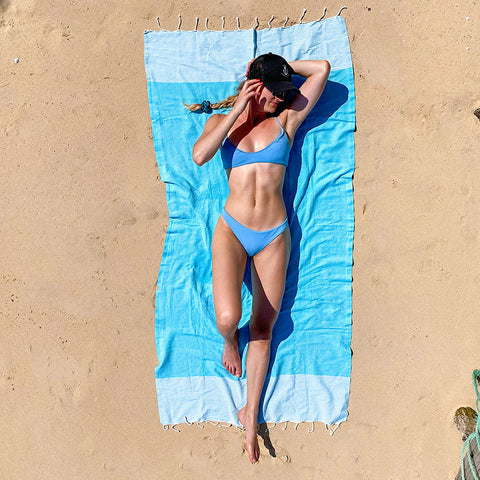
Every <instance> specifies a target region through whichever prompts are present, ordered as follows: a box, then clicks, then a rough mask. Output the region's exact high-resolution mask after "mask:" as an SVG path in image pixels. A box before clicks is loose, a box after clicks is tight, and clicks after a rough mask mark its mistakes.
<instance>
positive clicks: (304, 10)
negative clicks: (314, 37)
mask: <svg viewBox="0 0 480 480" xmlns="http://www.w3.org/2000/svg"><path fill="white" fill-rule="evenodd" d="M306 13H307V9H306V8H304V9H303V13H302V16H301V17H300V20H299V21H298V23H302V20H303V17H304V16H305V14H306Z"/></svg>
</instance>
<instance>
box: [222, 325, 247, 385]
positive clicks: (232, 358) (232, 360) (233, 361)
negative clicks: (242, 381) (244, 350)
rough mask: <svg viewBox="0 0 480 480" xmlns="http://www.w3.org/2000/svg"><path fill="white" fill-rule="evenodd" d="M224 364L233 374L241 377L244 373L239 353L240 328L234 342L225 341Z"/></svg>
mask: <svg viewBox="0 0 480 480" xmlns="http://www.w3.org/2000/svg"><path fill="white" fill-rule="evenodd" d="M222 361H223V366H224V367H225V368H226V369H227V370H228V371H229V372H230V373H231V374H232V375H236V376H237V377H240V376H241V375H242V361H241V360H240V354H239V353H238V328H237V331H236V332H235V336H234V337H233V343H230V342H227V341H225V345H224V346H223V358H222Z"/></svg>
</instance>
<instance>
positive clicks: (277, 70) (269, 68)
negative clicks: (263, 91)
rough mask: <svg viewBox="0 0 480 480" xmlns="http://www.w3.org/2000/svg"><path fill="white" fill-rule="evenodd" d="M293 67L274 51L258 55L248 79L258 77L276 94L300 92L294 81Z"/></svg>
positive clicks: (250, 69)
mask: <svg viewBox="0 0 480 480" xmlns="http://www.w3.org/2000/svg"><path fill="white" fill-rule="evenodd" d="M294 73H295V72H294V70H293V68H292V67H291V66H290V65H289V64H288V62H287V61H286V60H285V59H284V58H283V57H281V56H280V55H275V54H274V53H272V52H269V53H266V54H264V55H260V56H259V57H257V58H256V59H255V60H254V61H253V62H252V64H251V65H250V68H249V70H248V76H247V79H248V80H250V79H252V78H258V79H259V80H261V81H262V82H263V85H264V86H265V87H266V88H268V90H270V91H271V92H272V93H273V94H274V95H275V94H281V93H293V92H294V93H300V90H299V89H298V88H297V87H296V86H295V85H294V84H293V83H292V74H294Z"/></svg>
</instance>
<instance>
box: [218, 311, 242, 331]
mask: <svg viewBox="0 0 480 480" xmlns="http://www.w3.org/2000/svg"><path fill="white" fill-rule="evenodd" d="M241 316H242V312H240V311H238V310H236V309H225V310H222V311H220V312H217V314H216V322H217V328H218V331H219V332H220V333H230V332H231V331H232V330H235V329H236V328H237V327H238V324H239V322H240V319H241Z"/></svg>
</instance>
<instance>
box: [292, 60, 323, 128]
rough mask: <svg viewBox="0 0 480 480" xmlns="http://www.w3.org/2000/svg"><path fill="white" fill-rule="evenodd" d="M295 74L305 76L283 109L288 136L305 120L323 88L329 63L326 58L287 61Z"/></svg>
mask: <svg viewBox="0 0 480 480" xmlns="http://www.w3.org/2000/svg"><path fill="white" fill-rule="evenodd" d="M288 63H289V65H290V66H291V67H292V68H293V69H294V70H295V73H296V74H297V75H301V76H302V77H307V79H306V80H305V82H303V85H302V86H301V87H300V94H298V95H297V96H296V97H295V98H294V100H293V101H292V103H291V104H290V105H289V107H288V109H286V110H285V114H286V122H285V130H286V131H287V133H288V134H289V136H290V138H293V137H294V136H295V132H296V131H297V128H298V127H299V126H300V125H301V123H302V122H303V121H304V120H305V118H306V117H307V115H308V114H309V113H310V111H311V110H312V108H313V107H314V106H315V104H316V103H317V101H318V99H319V98H320V96H321V95H322V93H323V90H324V89H325V85H326V84H327V80H328V75H329V74H330V63H329V62H328V61H327V60H295V61H293V62H288Z"/></svg>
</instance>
